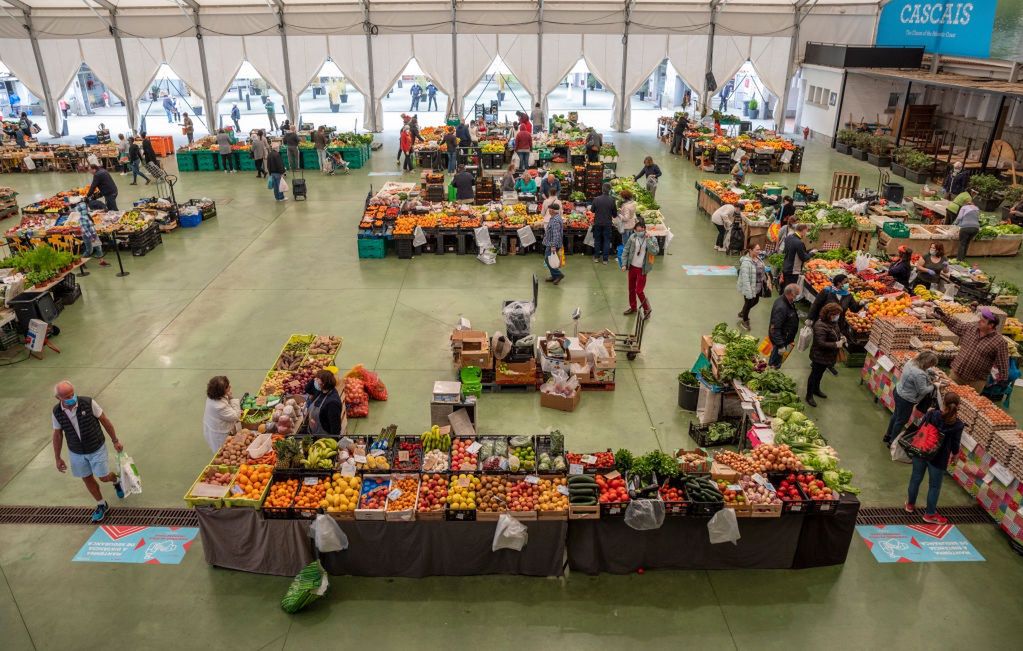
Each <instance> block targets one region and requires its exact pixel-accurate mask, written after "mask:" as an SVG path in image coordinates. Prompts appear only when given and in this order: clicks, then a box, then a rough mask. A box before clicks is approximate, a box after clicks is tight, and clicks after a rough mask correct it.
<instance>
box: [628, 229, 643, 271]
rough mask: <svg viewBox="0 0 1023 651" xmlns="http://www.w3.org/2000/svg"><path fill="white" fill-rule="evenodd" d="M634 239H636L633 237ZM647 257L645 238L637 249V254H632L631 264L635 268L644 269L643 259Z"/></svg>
mask: <svg viewBox="0 0 1023 651" xmlns="http://www.w3.org/2000/svg"><path fill="white" fill-rule="evenodd" d="M632 237H636V236H635V235H633V236H632ZM644 257H646V238H645V237H644V238H643V243H642V244H640V245H639V246H637V247H636V251H635V253H633V254H632V260H631V262H630V264H631V265H632V266H633V267H639V268H640V269H642V268H643V258H644Z"/></svg>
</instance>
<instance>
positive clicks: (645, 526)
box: [625, 500, 664, 531]
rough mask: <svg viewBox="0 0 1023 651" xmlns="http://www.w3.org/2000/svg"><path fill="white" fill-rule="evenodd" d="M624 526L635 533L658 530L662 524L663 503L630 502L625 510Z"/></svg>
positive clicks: (652, 501)
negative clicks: (627, 526)
mask: <svg viewBox="0 0 1023 651" xmlns="http://www.w3.org/2000/svg"><path fill="white" fill-rule="evenodd" d="M625 524H627V525H629V526H630V527H631V528H633V529H635V530H636V531H649V530H650V529H660V528H661V525H663V524H664V502H662V501H661V500H632V501H631V502H629V506H628V507H626V509H625Z"/></svg>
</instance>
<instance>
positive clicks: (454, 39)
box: [448, 0, 462, 116]
mask: <svg viewBox="0 0 1023 651" xmlns="http://www.w3.org/2000/svg"><path fill="white" fill-rule="evenodd" d="M456 1H457V0H451V74H452V81H453V82H454V83H453V84H452V94H451V97H450V98H449V101H448V103H449V104H451V113H452V114H454V115H459V116H461V115H462V94H461V93H459V92H458V10H457V9H456V8H455V2H456Z"/></svg>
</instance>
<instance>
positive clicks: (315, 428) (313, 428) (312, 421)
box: [309, 394, 327, 435]
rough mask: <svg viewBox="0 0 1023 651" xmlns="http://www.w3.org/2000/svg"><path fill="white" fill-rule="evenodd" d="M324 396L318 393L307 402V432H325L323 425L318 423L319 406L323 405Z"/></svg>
mask: <svg viewBox="0 0 1023 651" xmlns="http://www.w3.org/2000/svg"><path fill="white" fill-rule="evenodd" d="M326 398H327V397H326V396H325V395H323V394H320V395H319V396H317V397H316V398H314V399H313V401H312V402H311V403H309V433H310V434H314V435H315V434H326V433H327V432H326V431H324V429H323V426H322V425H321V424H320V407H322V406H323V403H324V401H325V400H326Z"/></svg>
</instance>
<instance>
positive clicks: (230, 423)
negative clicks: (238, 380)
mask: <svg viewBox="0 0 1023 651" xmlns="http://www.w3.org/2000/svg"><path fill="white" fill-rule="evenodd" d="M241 417H242V410H241V404H240V403H239V402H238V400H237V399H236V398H234V397H233V396H232V395H231V381H230V380H228V379H227V378H226V377H225V376H223V375H217V376H215V377H212V378H210V381H209V383H207V384H206V413H205V414H204V415H203V418H202V433H203V436H204V437H206V444H207V445H209V446H210V449H211V450H213V451H214V452H216V451H218V450H220V448H221V447H223V445H224V441H225V440H226V439H227V437H228V436H230V435H231V434H232V433H234V430H235V426H236V425H238V421H239V420H240V419H241Z"/></svg>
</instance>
